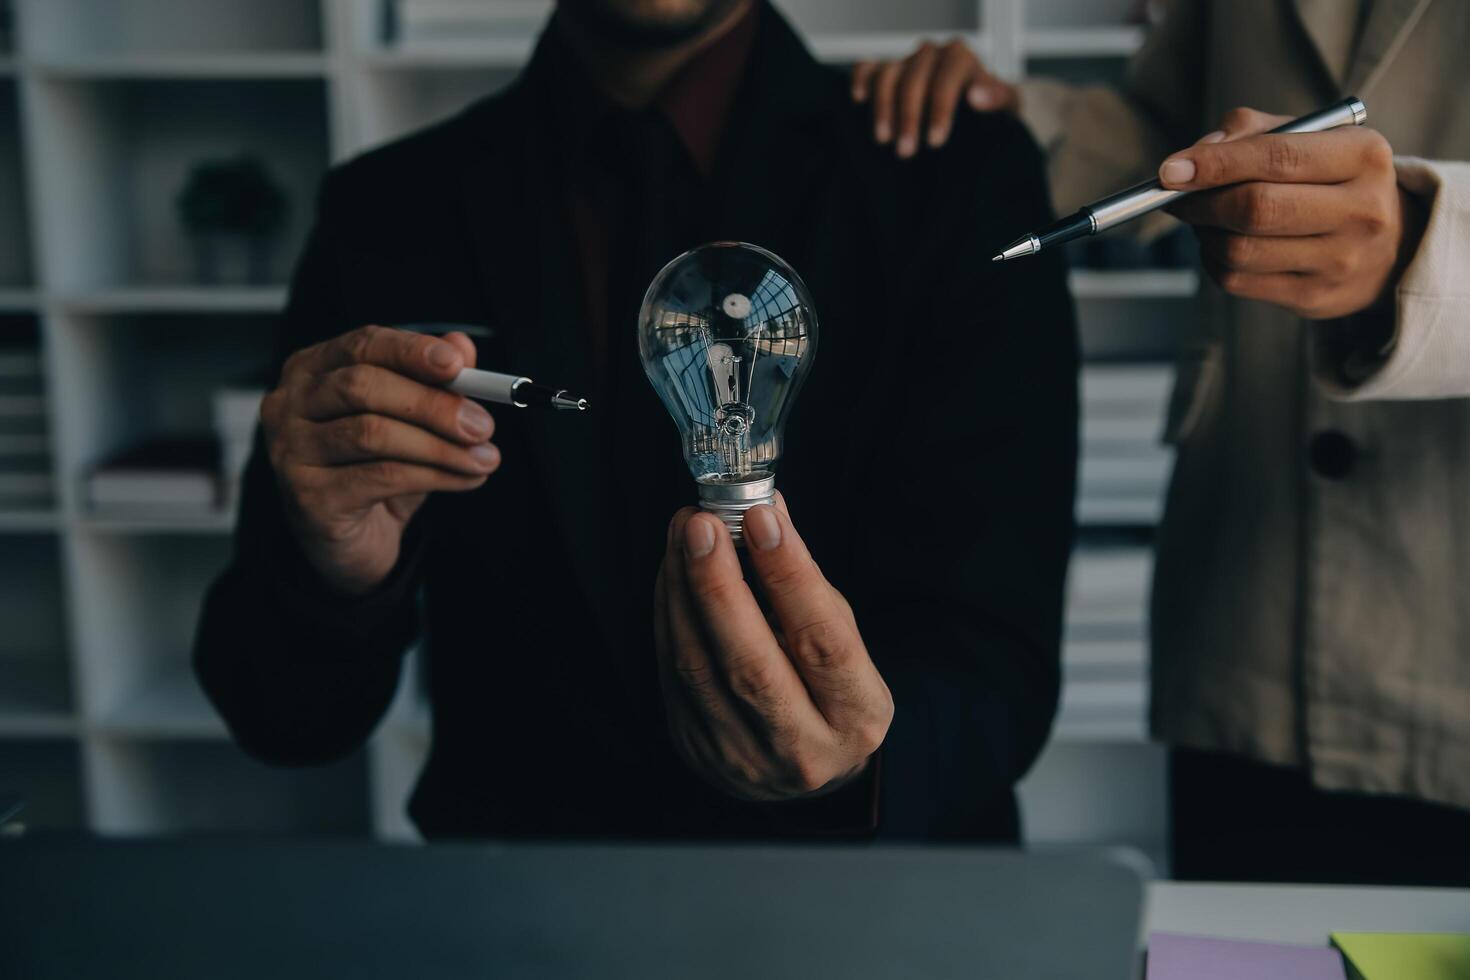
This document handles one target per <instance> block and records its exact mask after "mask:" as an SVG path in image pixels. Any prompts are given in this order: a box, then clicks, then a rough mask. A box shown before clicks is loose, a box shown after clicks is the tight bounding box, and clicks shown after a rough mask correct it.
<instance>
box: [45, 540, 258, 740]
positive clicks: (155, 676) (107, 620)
mask: <svg viewBox="0 0 1470 980" xmlns="http://www.w3.org/2000/svg"><path fill="white" fill-rule="evenodd" d="M67 547H68V549H69V552H70V565H71V574H72V577H73V588H72V595H73V596H74V602H75V603H76V605H77V606H78V610H79V611H78V615H77V616H76V617H75V622H74V623H73V630H74V637H75V638H74V642H75V644H76V661H77V664H78V669H79V670H80V671H81V680H82V681H83V683H82V685H81V691H80V694H81V697H82V704H81V707H82V712H81V713H82V717H83V719H84V720H85V721H86V722H87V723H88V724H89V725H95V726H97V727H99V728H102V729H108V728H109V727H118V726H120V727H121V728H122V729H123V730H126V731H129V732H132V731H146V730H148V726H150V725H153V726H157V730H158V731H159V732H163V731H169V732H174V733H181V732H186V733H188V734H190V735H200V734H204V735H208V734H212V733H213V732H212V731H211V730H210V729H209V726H207V725H206V724H205V723H203V722H202V721H201V720H200V719H201V717H202V713H203V712H204V711H206V710H208V709H207V707H205V706H204V701H203V695H202V693H199V694H198V697H197V698H194V699H192V700H191V699H190V687H191V685H192V684H193V678H192V675H191V674H190V665H189V651H190V649H191V647H192V645H193V642H194V633H195V629H196V627H197V625H198V620H199V612H200V609H201V607H202V606H203V601H204V595H205V592H206V591H207V590H208V588H209V586H210V584H211V583H212V582H213V581H214V579H215V578H217V577H218V575H219V573H220V572H221V571H223V570H224V567H225V565H226V564H227V563H228V561H229V556H230V548H229V542H228V541H226V540H224V539H222V538H216V537H202V536H196V535H176V534H152V535H146V534H139V535H116V534H98V533H94V532H91V531H89V530H87V529H85V527H82V528H78V529H77V530H75V531H74V532H73V533H72V534H71V535H69V536H68V538H67ZM194 693H197V688H196V689H194Z"/></svg>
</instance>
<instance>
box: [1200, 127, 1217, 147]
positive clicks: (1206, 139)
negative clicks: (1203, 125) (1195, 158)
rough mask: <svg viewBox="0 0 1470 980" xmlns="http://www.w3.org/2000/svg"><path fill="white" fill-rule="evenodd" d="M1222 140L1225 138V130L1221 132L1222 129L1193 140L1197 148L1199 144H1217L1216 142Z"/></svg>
mask: <svg viewBox="0 0 1470 980" xmlns="http://www.w3.org/2000/svg"><path fill="white" fill-rule="evenodd" d="M1224 138H1225V130H1223V129H1217V130H1215V131H1214V132H1213V133H1206V134H1205V135H1203V136H1201V137H1200V138H1199V139H1197V140H1195V141H1194V145H1195V146H1199V145H1200V144H1201V143H1218V142H1220V141H1221V140H1222V139H1224Z"/></svg>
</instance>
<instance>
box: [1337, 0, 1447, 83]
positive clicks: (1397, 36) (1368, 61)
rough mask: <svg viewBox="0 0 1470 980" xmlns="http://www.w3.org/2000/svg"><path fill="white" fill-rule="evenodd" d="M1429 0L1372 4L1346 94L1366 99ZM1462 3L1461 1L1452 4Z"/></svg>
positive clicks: (1387, 0)
mask: <svg viewBox="0 0 1470 980" xmlns="http://www.w3.org/2000/svg"><path fill="white" fill-rule="evenodd" d="M1430 2H1431V0H1374V2H1373V3H1372V4H1371V5H1370V7H1369V9H1368V21H1367V23H1365V24H1364V25H1363V30H1362V34H1361V36H1360V38H1359V41H1358V46H1357V50H1356V51H1355V52H1354V56H1353V60H1352V65H1351V67H1350V68H1349V69H1348V73H1347V85H1346V89H1345V90H1346V91H1347V92H1351V93H1353V94H1356V95H1361V96H1364V97H1365V98H1366V97H1367V95H1368V93H1369V92H1370V91H1371V90H1372V88H1373V86H1374V85H1375V84H1376V83H1377V81H1378V76H1379V75H1381V74H1382V72H1383V70H1384V69H1386V68H1387V67H1388V66H1389V64H1390V63H1391V62H1392V60H1393V57H1394V55H1396V54H1398V51H1399V48H1400V47H1402V46H1403V43H1404V41H1405V40H1406V39H1407V38H1408V36H1409V33H1410V32H1411V31H1413V29H1414V25H1415V24H1417V23H1419V18H1420V17H1422V16H1423V15H1424V11H1425V9H1426V8H1428V6H1429V4H1430ZM1452 2H1463V0H1452Z"/></svg>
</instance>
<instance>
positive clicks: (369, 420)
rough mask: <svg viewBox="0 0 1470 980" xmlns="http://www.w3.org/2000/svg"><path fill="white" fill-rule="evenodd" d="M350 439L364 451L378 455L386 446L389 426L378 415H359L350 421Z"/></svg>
mask: <svg viewBox="0 0 1470 980" xmlns="http://www.w3.org/2000/svg"><path fill="white" fill-rule="evenodd" d="M348 439H350V440H351V442H352V445H353V446H354V447H356V448H357V449H359V450H361V451H362V452H365V453H370V454H373V455H376V454H378V453H381V452H382V451H383V450H384V448H386V447H385V442H386V440H387V427H386V426H385V425H384V423H383V420H382V418H381V417H379V416H377V415H358V416H355V417H354V418H353V419H352V422H351V423H350V426H349V428H348Z"/></svg>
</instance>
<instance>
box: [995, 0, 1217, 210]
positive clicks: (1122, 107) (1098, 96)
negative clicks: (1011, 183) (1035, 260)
mask: <svg viewBox="0 0 1470 980" xmlns="http://www.w3.org/2000/svg"><path fill="white" fill-rule="evenodd" d="M1205 7H1206V5H1205V4H1201V3H1198V2H1196V0H1184V2H1177V0H1176V2H1169V3H1167V4H1166V5H1165V8H1164V13H1163V17H1162V18H1161V20H1160V21H1159V23H1158V24H1157V25H1156V26H1155V27H1154V28H1153V29H1152V30H1151V31H1150V32H1149V35H1148V39H1147V40H1146V41H1145V43H1144V46H1143V47H1142V48H1141V49H1140V50H1139V52H1138V54H1137V55H1135V56H1134V57H1133V60H1132V61H1130V62H1129V65H1128V74H1127V80H1126V82H1125V83H1124V85H1123V87H1122V88H1121V89H1118V88H1113V87H1111V86H1106V85H1085V86H1078V85H1069V84H1067V83H1065V82H1061V81H1058V80H1056V79H1049V78H1045V77H1038V78H1036V79H1034V80H1028V81H1025V82H1022V83H1021V106H1020V116H1021V121H1022V122H1024V123H1025V124H1026V128H1027V129H1029V130H1030V131H1031V134H1032V136H1033V137H1034V138H1035V139H1036V141H1037V142H1038V143H1040V144H1041V147H1042V149H1043V150H1044V151H1045V152H1046V155H1047V172H1048V175H1049V178H1050V182H1051V193H1052V199H1053V200H1054V201H1055V203H1056V207H1057V210H1058V211H1059V212H1060V213H1063V214H1066V213H1069V212H1071V211H1075V210H1076V209H1077V208H1079V207H1081V206H1082V205H1084V204H1086V203H1087V202H1089V201H1094V200H1097V199H1098V198H1099V197H1102V196H1104V195H1106V194H1111V193H1112V192H1114V191H1116V190H1118V189H1120V188H1123V187H1126V186H1128V185H1129V184H1133V183H1137V182H1138V181H1140V180H1144V179H1145V178H1148V177H1151V176H1153V174H1154V173H1155V170H1156V168H1157V167H1158V165H1159V162H1160V161H1162V160H1163V159H1164V157H1166V156H1168V155H1169V153H1171V152H1172V151H1174V150H1177V149H1179V148H1180V147H1181V146H1186V145H1188V144H1190V143H1192V142H1194V141H1195V140H1196V139H1198V138H1199V137H1200V136H1202V135H1203V132H1200V131H1198V130H1199V123H1200V117H1201V115H1202V114H1203V112H1204V98H1203V94H1202V89H1201V86H1202V84H1203V83H1202V77H1201V72H1200V68H1199V66H1200V64H1201V63H1202V61H1201V58H1202V55H1203V50H1204V27H1205V25H1204V18H1205V16H1206V14H1207V11H1206V10H1205V9H1204V8H1205ZM1174 223H1175V219H1173V218H1171V217H1169V216H1168V215H1165V214H1162V213H1156V214H1154V215H1150V216H1149V217H1148V218H1145V219H1144V220H1142V221H1137V222H1133V223H1132V224H1131V225H1129V231H1130V233H1132V234H1136V235H1139V236H1142V237H1149V236H1151V235H1154V234H1158V233H1159V232H1160V231H1162V230H1164V229H1166V228H1168V227H1170V226H1172V225H1173V224H1174Z"/></svg>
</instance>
